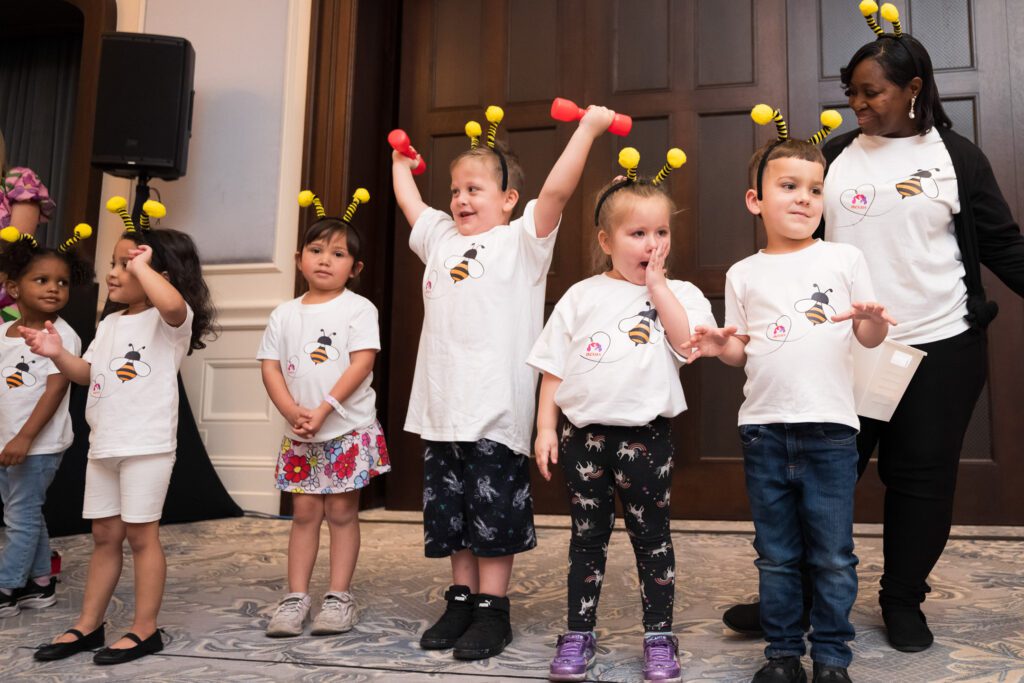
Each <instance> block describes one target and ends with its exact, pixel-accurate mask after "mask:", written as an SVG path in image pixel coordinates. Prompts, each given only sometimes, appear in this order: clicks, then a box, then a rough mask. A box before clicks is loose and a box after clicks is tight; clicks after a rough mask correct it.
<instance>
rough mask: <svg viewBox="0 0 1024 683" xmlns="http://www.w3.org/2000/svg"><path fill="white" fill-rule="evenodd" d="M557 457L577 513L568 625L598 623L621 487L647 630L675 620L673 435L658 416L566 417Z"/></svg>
mask: <svg viewBox="0 0 1024 683" xmlns="http://www.w3.org/2000/svg"><path fill="white" fill-rule="evenodd" d="M559 453H560V455H559V462H560V463H561V464H562V469H563V470H564V471H565V480H566V484H567V488H568V492H569V502H570V507H571V513H572V539H571V541H570V542H569V630H571V631H592V630H593V629H594V625H595V623H596V622H597V617H596V615H597V603H598V600H599V599H600V597H601V583H602V582H603V581H604V568H605V560H606V559H607V557H608V540H609V538H610V537H611V533H612V527H613V525H614V524H615V492H616V491H618V493H619V499H620V500H621V501H622V506H623V509H624V510H625V515H626V531H627V533H628V534H629V539H630V541H631V542H632V543H633V552H634V554H635V555H636V567H637V573H638V574H639V575H640V595H641V597H642V605H643V611H644V630H645V631H668V630H670V629H671V628H672V604H673V601H674V599H675V554H674V553H673V551H672V537H671V535H670V533H669V499H670V496H671V484H672V474H671V472H672V441H671V434H670V431H669V422H668V420H667V419H665V418H663V417H659V418H657V419H656V420H654V421H653V422H651V423H650V424H646V425H644V426H642V427H609V426H605V425H597V424H592V425H589V426H587V427H584V428H577V427H574V426H573V425H572V424H570V423H569V422H567V421H565V420H563V423H562V427H561V441H560V443H559Z"/></svg>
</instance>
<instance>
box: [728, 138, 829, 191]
mask: <svg viewBox="0 0 1024 683" xmlns="http://www.w3.org/2000/svg"><path fill="white" fill-rule="evenodd" d="M776 142H777V141H775V140H773V141H772V142H769V143H767V144H766V145H764V146H763V147H761V148H760V149H758V150H757V151H756V152H754V156H752V157H750V163H749V164H748V165H747V179H748V181H749V183H750V189H752V190H756V189H757V169H758V168H759V167H760V166H761V158H762V157H764V155H765V153H768V161H772V160H773V159H803V160H804V161H815V162H817V163H819V164H821V167H822V168H823V169H824V168H825V155H824V154H822V153H821V150H820V149H818V146H817V145H813V144H811V143H810V142H807V141H806V140H799V139H796V138H790V139H789V140H786V141H785V142H783V143H780V144H778V145H776V144H775V143H776ZM772 145H775V146H774V147H773V146H772ZM769 149H770V150H771V151H770V152H769V151H768V150H769ZM767 169H768V163H767V162H765V170H766V171H767ZM761 180H762V182H763V181H764V178H762V179H761Z"/></svg>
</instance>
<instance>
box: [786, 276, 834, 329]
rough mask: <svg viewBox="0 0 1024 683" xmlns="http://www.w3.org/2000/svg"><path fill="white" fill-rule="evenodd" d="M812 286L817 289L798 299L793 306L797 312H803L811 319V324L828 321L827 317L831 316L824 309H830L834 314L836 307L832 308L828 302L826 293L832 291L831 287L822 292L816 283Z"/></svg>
mask: <svg viewBox="0 0 1024 683" xmlns="http://www.w3.org/2000/svg"><path fill="white" fill-rule="evenodd" d="M814 288H815V289H816V290H818V291H816V292H811V296H810V297H809V298H807V299H800V300H799V301H797V302H796V303H795V304H793V308H795V309H796V310H797V312H798V313H803V314H804V316H805V317H806V318H807V319H808V320H810V321H811V324H812V325H820V324H822V323H824V322H828V320H829V318H830V317H832V316H830V315H828V314H827V313H826V312H825V309H826V308H827V309H828V310H830V311H832V315H836V309H834V308H832V307H831V306H830V305H829V303H828V294H829V292H831V291H832V289H831V288H829V289H826V290H825V291H824V292H823V291H821V287H819V286H818V285H817V284H815V285H814Z"/></svg>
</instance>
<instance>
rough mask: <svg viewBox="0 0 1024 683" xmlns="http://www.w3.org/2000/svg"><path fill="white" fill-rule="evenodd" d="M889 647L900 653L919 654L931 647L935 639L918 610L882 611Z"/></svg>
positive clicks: (922, 613)
mask: <svg viewBox="0 0 1024 683" xmlns="http://www.w3.org/2000/svg"><path fill="white" fill-rule="evenodd" d="M882 621H884V622H885V630H886V634H887V635H888V636H889V645H891V646H892V647H893V649H895V650H899V651H900V652H921V651H922V650H927V649H928V648H929V647H931V646H932V641H933V640H935V637H934V636H933V635H932V631H931V629H929V628H928V620H927V619H925V618H924V612H922V611H921V610H920V609H883V610H882Z"/></svg>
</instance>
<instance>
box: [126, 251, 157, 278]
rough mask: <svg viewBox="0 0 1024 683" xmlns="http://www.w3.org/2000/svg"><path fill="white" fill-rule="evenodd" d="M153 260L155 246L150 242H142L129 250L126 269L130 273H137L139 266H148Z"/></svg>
mask: <svg viewBox="0 0 1024 683" xmlns="http://www.w3.org/2000/svg"><path fill="white" fill-rule="evenodd" d="M152 260H153V247H151V246H149V245H148V244H140V245H139V246H137V247H135V248H134V249H130V250H129V251H128V264H127V265H126V266H125V270H127V271H128V272H129V273H137V272H138V271H139V268H141V267H143V266H148V265H149V264H150V261H152Z"/></svg>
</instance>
